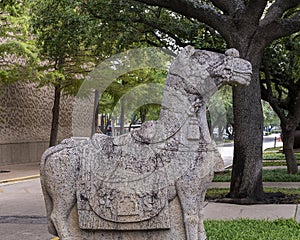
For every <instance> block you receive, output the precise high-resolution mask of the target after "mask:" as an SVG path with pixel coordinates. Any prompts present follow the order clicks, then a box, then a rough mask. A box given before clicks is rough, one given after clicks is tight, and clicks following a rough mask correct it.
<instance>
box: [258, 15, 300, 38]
mask: <svg viewBox="0 0 300 240" xmlns="http://www.w3.org/2000/svg"><path fill="white" fill-rule="evenodd" d="M260 31H261V32H262V33H264V35H265V36H264V37H265V41H266V43H267V44H269V43H271V42H272V41H274V40H276V39H278V38H281V37H285V36H288V35H291V34H293V33H296V32H299V31H300V10H299V11H298V12H297V13H296V14H294V16H293V17H291V18H286V19H279V20H275V21H273V22H270V23H268V24H266V25H261V26H260Z"/></svg>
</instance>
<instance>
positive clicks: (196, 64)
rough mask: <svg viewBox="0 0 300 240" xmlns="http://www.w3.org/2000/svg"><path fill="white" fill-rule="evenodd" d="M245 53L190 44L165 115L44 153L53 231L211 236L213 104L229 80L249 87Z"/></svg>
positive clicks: (217, 162)
mask: <svg viewBox="0 0 300 240" xmlns="http://www.w3.org/2000/svg"><path fill="white" fill-rule="evenodd" d="M251 73H252V70H251V64H250V63H249V62H248V61H246V60H243V59H241V58H239V56H238V51H237V50H235V49H229V50H227V51H226V53H225V54H220V53H216V52H210V51H204V50H195V49H194V48H193V47H190V46H188V47H186V48H184V49H183V50H182V51H181V53H180V54H179V55H178V56H177V58H176V59H175V60H174V62H173V64H172V66H171V68H170V70H169V73H168V76H167V81H166V88H165V91H164V93H163V102H162V108H161V114H160V118H159V119H158V120H157V121H149V122H146V123H144V124H142V126H141V128H140V129H138V130H134V131H132V132H130V133H128V134H125V135H121V136H118V137H110V136H106V135H103V134H95V135H93V137H92V138H91V139H87V140H85V141H79V140H76V139H74V138H70V139H66V140H64V141H63V142H62V143H61V144H59V145H57V146H54V147H52V148H49V149H48V150H46V151H45V153H44V154H43V156H42V162H41V183H42V188H43V193H44V198H45V202H46V208H47V216H48V222H49V231H50V233H52V234H54V235H58V236H59V238H60V239H61V240H74V239H109V240H113V239H128V240H129V239H130V240H131V239H153V240H157V239H159V240H165V239H186V240H199V239H200V240H204V239H206V234H205V229H204V226H203V216H202V214H201V211H202V209H203V207H204V206H203V205H204V197H205V192H206V189H207V185H208V184H209V183H210V182H211V181H212V178H213V173H214V171H215V170H216V167H218V166H219V167H220V166H222V162H223V161H222V159H221V157H220V155H219V153H218V152H217V150H216V147H215V145H214V144H213V143H212V140H211V138H210V134H209V129H208V126H207V120H206V106H205V102H206V101H207V100H208V98H209V97H210V96H211V95H212V94H213V93H214V92H215V91H217V90H218V89H219V88H220V87H221V86H222V85H224V84H227V83H233V84H244V85H247V84H248V83H249V81H250V79H251Z"/></svg>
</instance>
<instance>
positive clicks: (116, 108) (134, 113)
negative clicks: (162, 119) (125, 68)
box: [99, 69, 166, 122]
mask: <svg viewBox="0 0 300 240" xmlns="http://www.w3.org/2000/svg"><path fill="white" fill-rule="evenodd" d="M165 79H166V72H165V71H163V70H158V69H141V70H136V71H133V72H129V73H127V74H124V75H122V76H121V77H119V78H118V79H116V80H114V81H113V82H112V84H111V85H110V86H109V87H108V88H107V89H106V90H105V92H104V93H103V94H102V97H101V99H100V105H99V106H100V107H99V112H100V113H111V114H112V113H113V114H114V115H118V114H120V111H121V109H120V99H121V98H123V99H124V101H125V106H126V109H125V119H126V121H129V122H131V121H132V119H134V120H135V122H138V121H141V119H140V115H141V112H145V114H146V118H147V120H150V119H156V118H158V114H159V112H160V105H159V104H157V103H161V100H162V89H163V84H164V82H165ZM153 87H156V88H153ZM149 94H150V95H149ZM155 95H156V96H155ZM145 99H150V102H147V101H145ZM151 99H155V101H154V102H151ZM143 103H145V104H143Z"/></svg>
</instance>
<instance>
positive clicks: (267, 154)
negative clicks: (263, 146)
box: [263, 151, 300, 160]
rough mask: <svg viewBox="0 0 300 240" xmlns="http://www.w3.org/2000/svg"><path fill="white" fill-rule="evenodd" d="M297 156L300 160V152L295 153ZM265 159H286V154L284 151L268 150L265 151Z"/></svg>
mask: <svg viewBox="0 0 300 240" xmlns="http://www.w3.org/2000/svg"><path fill="white" fill-rule="evenodd" d="M295 157H296V159H297V160H300V153H295ZM263 160H285V156H284V154H283V153H279V152H268V151H267V152H264V153H263Z"/></svg>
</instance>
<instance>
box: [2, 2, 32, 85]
mask: <svg viewBox="0 0 300 240" xmlns="http://www.w3.org/2000/svg"><path fill="white" fill-rule="evenodd" d="M29 7H30V1H29V0H27V1H26V0H24V1H17V0H16V1H5V2H1V4H0V9H1V13H0V17H1V23H0V41H1V45H0V82H2V83H10V82H14V81H18V80H25V81H26V80H32V79H34V78H35V77H36V76H35V74H36V71H35V69H36V67H37V64H38V58H37V49H36V48H35V46H34V37H33V36H32V35H31V34H30V33H29V31H28V29H29V24H28V18H29V17H28V11H29Z"/></svg>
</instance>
